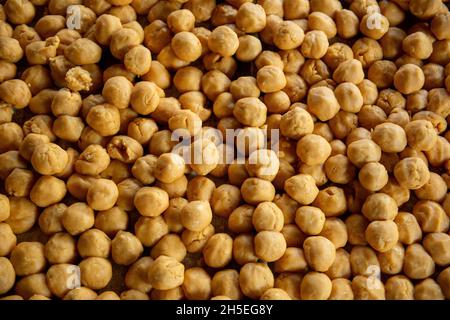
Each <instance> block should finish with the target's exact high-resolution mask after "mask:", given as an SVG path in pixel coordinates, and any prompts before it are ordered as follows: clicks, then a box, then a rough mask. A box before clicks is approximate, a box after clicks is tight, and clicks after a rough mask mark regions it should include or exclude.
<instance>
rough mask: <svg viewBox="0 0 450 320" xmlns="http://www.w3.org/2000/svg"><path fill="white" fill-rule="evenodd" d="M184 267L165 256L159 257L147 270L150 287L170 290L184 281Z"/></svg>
mask: <svg viewBox="0 0 450 320" xmlns="http://www.w3.org/2000/svg"><path fill="white" fill-rule="evenodd" d="M184 272H185V271H184V265H183V264H181V263H180V262H178V261H177V260H175V259H174V258H170V257H167V256H159V257H158V258H157V259H156V260H155V261H154V262H153V263H152V264H151V265H150V268H149V269H148V280H149V283H150V285H151V286H152V287H153V288H155V289H158V290H170V289H174V288H176V287H178V286H181V285H182V284H183V281H184Z"/></svg>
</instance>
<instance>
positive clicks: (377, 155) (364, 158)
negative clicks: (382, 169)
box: [347, 139, 381, 167]
mask: <svg viewBox="0 0 450 320" xmlns="http://www.w3.org/2000/svg"><path fill="white" fill-rule="evenodd" d="M347 156H348V159H349V160H350V161H351V162H352V163H353V164H354V165H355V166H357V167H362V166H363V165H364V164H366V163H368V162H378V161H380V159H381V148H380V147H379V146H378V145H377V144H376V143H375V142H374V141H372V140H370V139H360V140H356V141H353V142H352V143H350V144H349V145H348V147H347Z"/></svg>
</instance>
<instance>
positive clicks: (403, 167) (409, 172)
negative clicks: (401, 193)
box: [394, 157, 430, 190]
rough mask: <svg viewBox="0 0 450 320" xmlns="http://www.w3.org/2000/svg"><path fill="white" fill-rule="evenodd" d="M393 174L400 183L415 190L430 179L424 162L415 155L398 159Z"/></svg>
mask: <svg viewBox="0 0 450 320" xmlns="http://www.w3.org/2000/svg"><path fill="white" fill-rule="evenodd" d="M394 175H395V178H396V179H397V181H398V182H399V183H400V185H402V186H404V187H406V188H408V189H411V190H416V189H420V188H421V187H422V186H424V185H425V184H426V183H427V182H428V180H429V179H430V172H429V170H428V167H427V165H426V164H425V162H424V161H423V160H422V159H420V158H417V157H409V158H404V159H402V160H400V161H399V162H398V163H397V164H396V165H395V167H394Z"/></svg>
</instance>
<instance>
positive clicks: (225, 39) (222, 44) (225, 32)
mask: <svg viewBox="0 0 450 320" xmlns="http://www.w3.org/2000/svg"><path fill="white" fill-rule="evenodd" d="M208 47H209V49H210V50H211V51H212V52H215V53H218V54H220V55H221V56H223V57H231V56H232V55H234V54H235V53H236V51H237V50H238V48H239V38H238V36H237V35H236V33H235V32H234V31H233V30H232V29H231V28H229V27H227V26H219V27H217V28H215V29H214V30H213V31H212V32H211V34H210V35H209V37H208Z"/></svg>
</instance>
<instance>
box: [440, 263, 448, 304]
mask: <svg viewBox="0 0 450 320" xmlns="http://www.w3.org/2000/svg"><path fill="white" fill-rule="evenodd" d="M449 275H450V269H449V268H446V269H444V270H443V271H442V272H441V273H440V274H439V276H438V279H437V280H438V283H439V285H440V286H441V289H442V291H443V293H444V295H445V297H446V298H447V299H448V297H449V296H450V286H449V283H450V282H449V280H450V278H449Z"/></svg>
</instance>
